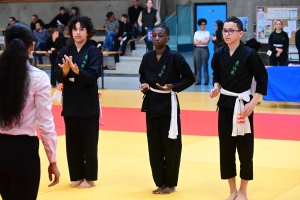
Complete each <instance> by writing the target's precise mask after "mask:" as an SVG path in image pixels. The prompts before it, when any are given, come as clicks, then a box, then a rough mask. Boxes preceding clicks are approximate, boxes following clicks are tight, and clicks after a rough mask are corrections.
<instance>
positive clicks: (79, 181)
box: [70, 179, 84, 188]
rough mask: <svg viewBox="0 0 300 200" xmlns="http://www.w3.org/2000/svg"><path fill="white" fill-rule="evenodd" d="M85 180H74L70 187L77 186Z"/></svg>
mask: <svg viewBox="0 0 300 200" xmlns="http://www.w3.org/2000/svg"><path fill="white" fill-rule="evenodd" d="M83 180H84V179H82V180H78V181H74V182H72V183H71V184H70V187H72V188H74V187H77V186H78V185H80V184H81V183H82V182H83Z"/></svg>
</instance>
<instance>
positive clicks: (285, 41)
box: [282, 32, 290, 54]
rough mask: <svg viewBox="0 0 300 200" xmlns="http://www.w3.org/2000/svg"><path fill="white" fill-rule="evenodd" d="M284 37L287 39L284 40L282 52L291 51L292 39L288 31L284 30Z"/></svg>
mask: <svg viewBox="0 0 300 200" xmlns="http://www.w3.org/2000/svg"><path fill="white" fill-rule="evenodd" d="M284 37H285V39H284V41H283V47H282V49H283V52H282V53H284V54H287V53H288V52H289V44H290V41H289V36H288V34H287V33H286V32H284Z"/></svg>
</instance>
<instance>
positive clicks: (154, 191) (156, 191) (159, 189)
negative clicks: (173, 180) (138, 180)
mask: <svg viewBox="0 0 300 200" xmlns="http://www.w3.org/2000/svg"><path fill="white" fill-rule="evenodd" d="M165 187H166V186H165V185H163V186H161V187H159V188H157V189H156V190H153V191H152V194H161V191H162V190H163V189H165Z"/></svg>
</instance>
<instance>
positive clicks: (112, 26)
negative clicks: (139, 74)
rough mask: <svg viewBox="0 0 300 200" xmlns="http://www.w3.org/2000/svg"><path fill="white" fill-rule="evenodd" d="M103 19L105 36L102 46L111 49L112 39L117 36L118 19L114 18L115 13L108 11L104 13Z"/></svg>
mask: <svg viewBox="0 0 300 200" xmlns="http://www.w3.org/2000/svg"><path fill="white" fill-rule="evenodd" d="M106 18H107V19H106V20H105V31H106V37H105V41H104V44H103V48H106V49H108V50H109V51H112V50H113V41H114V39H115V38H116V37H117V34H118V29H119V21H118V20H117V19H116V18H115V14H114V13H113V12H111V11H109V12H108V13H107V14H106Z"/></svg>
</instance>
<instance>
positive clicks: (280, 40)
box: [268, 31, 289, 66]
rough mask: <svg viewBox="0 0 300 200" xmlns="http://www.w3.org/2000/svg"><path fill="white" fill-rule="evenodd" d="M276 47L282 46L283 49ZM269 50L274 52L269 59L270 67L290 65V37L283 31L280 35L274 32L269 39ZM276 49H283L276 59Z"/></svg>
mask: <svg viewBox="0 0 300 200" xmlns="http://www.w3.org/2000/svg"><path fill="white" fill-rule="evenodd" d="M274 45H281V46H282V47H275V46H274ZM268 48H269V50H270V51H272V54H271V56H270V57H269V61H270V63H269V64H270V66H278V65H279V66H287V65H288V51H289V36H288V34H287V33H286V32H284V31H281V32H280V33H276V31H273V32H272V33H271V35H270V37H269V42H268ZM276 48H279V49H283V52H282V53H281V54H280V56H279V57H276V54H277V51H276Z"/></svg>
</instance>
